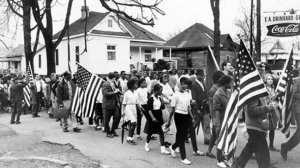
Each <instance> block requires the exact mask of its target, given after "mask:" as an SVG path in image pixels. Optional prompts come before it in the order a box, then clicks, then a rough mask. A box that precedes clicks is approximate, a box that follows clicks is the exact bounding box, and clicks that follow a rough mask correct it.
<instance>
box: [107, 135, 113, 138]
mask: <svg viewBox="0 0 300 168" xmlns="http://www.w3.org/2000/svg"><path fill="white" fill-rule="evenodd" d="M106 137H108V138H113V137H114V135H113V134H106Z"/></svg>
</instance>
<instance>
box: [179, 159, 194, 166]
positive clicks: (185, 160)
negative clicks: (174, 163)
mask: <svg viewBox="0 0 300 168" xmlns="http://www.w3.org/2000/svg"><path fill="white" fill-rule="evenodd" d="M181 163H183V164H185V165H190V164H192V162H190V161H189V160H187V159H184V160H181Z"/></svg>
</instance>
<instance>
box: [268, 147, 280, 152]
mask: <svg viewBox="0 0 300 168" xmlns="http://www.w3.org/2000/svg"><path fill="white" fill-rule="evenodd" d="M269 150H270V151H274V152H280V150H278V149H276V148H275V147H274V146H270V147H269Z"/></svg>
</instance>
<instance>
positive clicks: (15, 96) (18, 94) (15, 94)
mask: <svg viewBox="0 0 300 168" xmlns="http://www.w3.org/2000/svg"><path fill="white" fill-rule="evenodd" d="M25 86H26V83H17V84H14V85H12V86H11V87H10V101H11V103H18V102H19V103H21V102H22V100H23V99H24V94H23V88H24V87H25Z"/></svg>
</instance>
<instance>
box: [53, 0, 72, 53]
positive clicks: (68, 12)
mask: <svg viewBox="0 0 300 168" xmlns="http://www.w3.org/2000/svg"><path fill="white" fill-rule="evenodd" d="M72 4H73V0H69V4H68V9H67V13H66V19H65V25H64V27H63V29H62V31H61V34H60V35H59V37H58V39H57V40H56V42H55V43H54V48H56V47H57V46H58V44H59V43H60V42H61V40H62V39H63V37H64V36H65V34H66V31H67V27H68V26H69V20H70V15H71V9H72Z"/></svg>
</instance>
